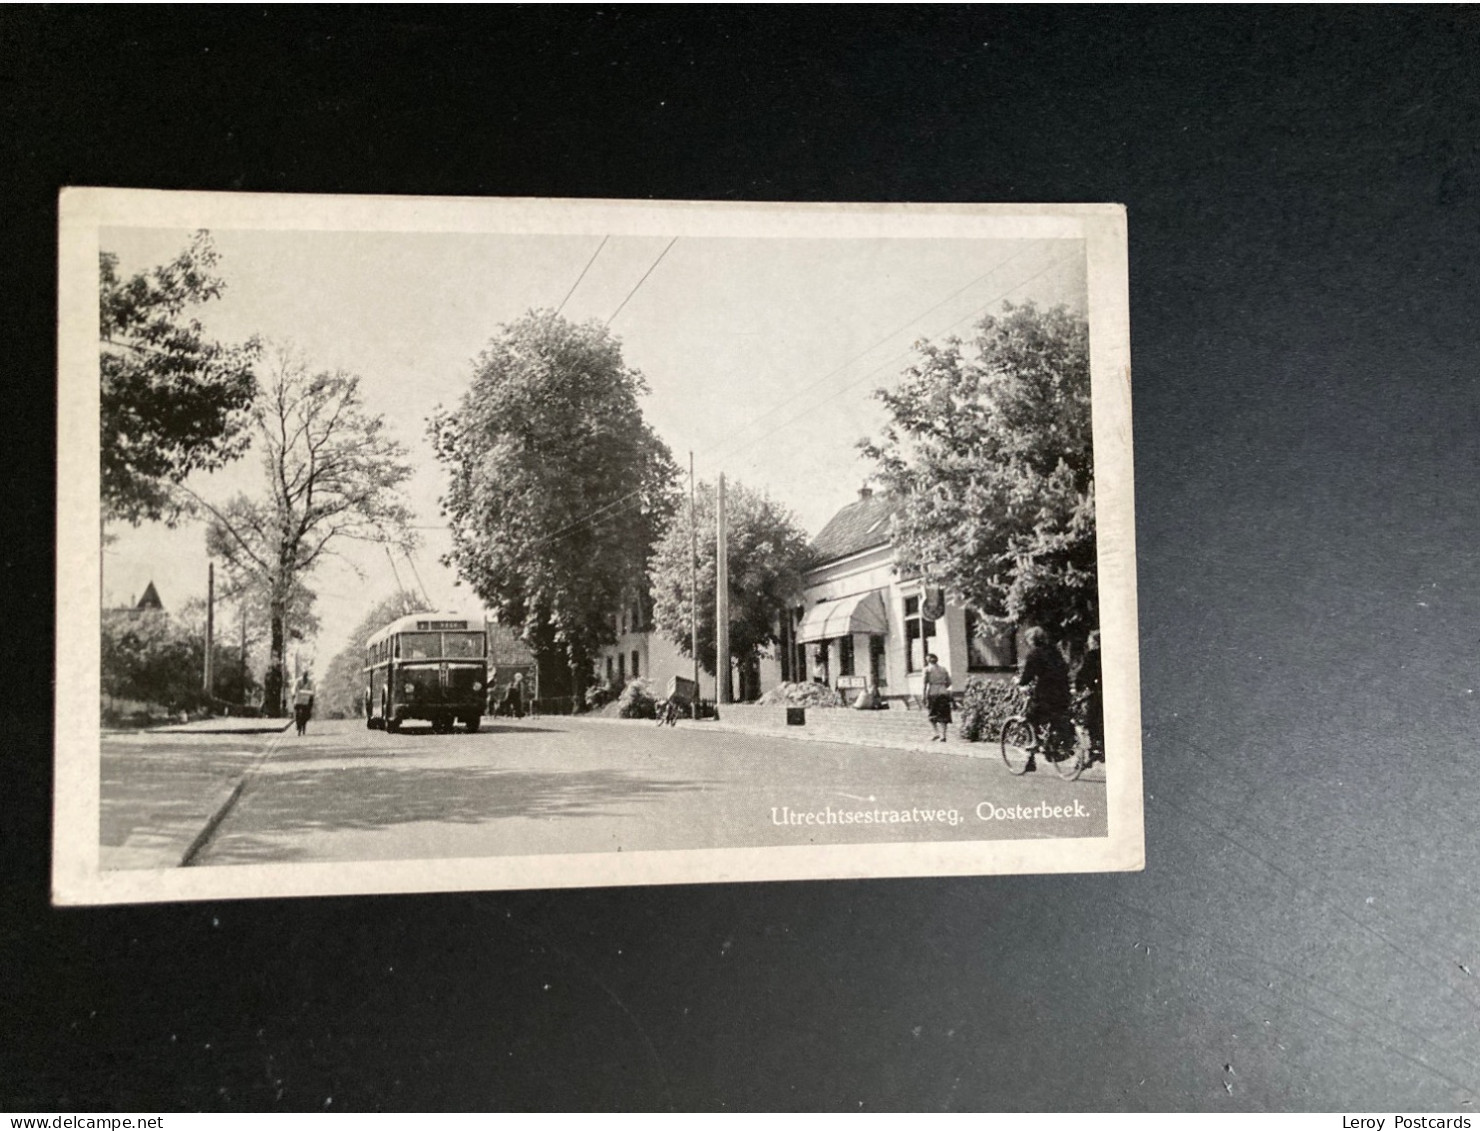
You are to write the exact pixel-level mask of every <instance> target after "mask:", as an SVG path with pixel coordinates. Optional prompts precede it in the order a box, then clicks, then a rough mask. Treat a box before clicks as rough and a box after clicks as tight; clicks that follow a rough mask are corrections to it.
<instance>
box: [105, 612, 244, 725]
mask: <svg viewBox="0 0 1480 1131" xmlns="http://www.w3.org/2000/svg"><path fill="white" fill-rule="evenodd" d="M204 608H205V606H204V603H203V602H199V603H198V607H188V606H187V608H186V609H184V610H182V615H181V616H180V617H171V616H170V615H169V614H168V613H165V612H161V611H158V610H153V609H148V610H142V609H110V610H108V611H107V612H105V613H104V614H103V619H102V652H101V656H100V661H101V663H100V674H101V677H102V691H103V694H104V695H105V696H107V697H108V699H109V700H110V701H116V700H120V699H121V700H131V701H134V702H136V703H145V704H152V705H154V706H156V707H160V708H163V709H164V710H166V711H168V712H170V713H174V712H175V711H179V710H182V709H187V710H193V709H195V708H197V707H200V706H203V705H205V704H207V703H209V702H211V701H212V700H213V699H214V701H215V702H218V703H219V702H226V703H245V702H247V701H248V700H249V699H251V698H253V697H254V693H255V690H256V684H255V681H254V680H253V679H252V678H251V674H250V672H248V673H246V680H245V684H244V683H243V668H242V662H241V650H240V648H238V647H235V646H232V645H226V644H221V643H218V644H217V645H216V647H215V678H214V680H213V688H212V691H213V695H211V696H208V695H207V694H206V692H205V688H204V686H203V677H204V674H205V663H204V660H205V631H204V626H205V614H204Z"/></svg>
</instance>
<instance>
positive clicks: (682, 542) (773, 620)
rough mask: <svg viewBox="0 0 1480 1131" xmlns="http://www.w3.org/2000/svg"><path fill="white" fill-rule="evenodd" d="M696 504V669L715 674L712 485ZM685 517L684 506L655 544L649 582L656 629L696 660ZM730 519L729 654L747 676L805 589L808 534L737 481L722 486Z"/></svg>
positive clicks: (702, 488) (697, 494) (697, 495)
mask: <svg viewBox="0 0 1480 1131" xmlns="http://www.w3.org/2000/svg"><path fill="white" fill-rule="evenodd" d="M695 502H696V505H695V508H694V510H695V524H696V527H697V530H698V538H697V543H698V595H699V601H698V609H697V613H698V615H697V617H696V618H695V619H696V620H697V622H698V625H697V627H698V636H699V664H700V666H701V667H703V669H704V670H705V671H706V672H708V673H710V674H711V675H713V674H714V669H715V647H716V643H715V614H716V612H717V610H716V608H715V593H714V584H715V537H714V529H715V489H714V487H713V486H712V485H711V484H708V483H701V484H699V486H698V488H697V490H696V491H695ZM686 512H687V508H685V513H683V514H682V515H681V516H680V519H679V521H676V522H674V523H673V524H672V525H670V526H669V528H668V531H667V533H666V534H665V535H664V537H663V539H662V541H660V542H659V543H658V546H657V549H656V550H655V551H654V554H653V563H652V567H651V569H650V570H649V579H650V586H651V590H652V596H653V624H654V626H655V627H656V628H657V629H658V631H659V632H661V633H662V634H663V635H664V636H666V637H667V638H668V639H669V640H671V641H673V643H674V644H676V645H677V646H678V648H679V650H680V651H681V652H682V653H683V654H684V655H685V656H692V655H693V650H692V645H691V643H690V623H689V622H690V610H691V609H692V608H693V594H694V576H693V569H692V566H691V557H690V538H689V519H688V515H687V513H686ZM725 518H726V528H727V543H728V552H729V567H730V574H729V589H730V655H731V656H732V657H734V659H735V660H736V662H737V664H738V665H739V667H740V670H741V672H742V673H745V672H751V671H753V670H754V668H755V665H756V663H757V662H758V660H759V658H760V653H761V651H762V650H763V649H765V648H767V647H769V646H770V645H772V644H775V643H779V639H778V637H777V635H776V632H777V627H778V625H779V624H780V623H781V618H783V617H784V616H785V615H786V613H787V610H788V609H790V608H791V606H792V605H794V604H795V603H796V599H797V594H799V593H800V592H801V591H802V572H803V571H804V570H805V569H806V568H807V565H808V560H809V550H808V543H807V536H806V535H805V534H804V533H803V532H802V530H801V529H800V527H798V526H797V524H796V520H795V519H794V518H793V517H792V515H791V514H790V512H788V511H787V510H786V509H785V508H784V507H781V506H780V505H778V504H777V503H774V502H772V501H771V500H770V499H768V498H767V497H766V496H764V495H762V494H759V493H757V492H755V491H752V490H750V489H749V488H746V487H744V486H742V485H741V484H739V483H735V484H729V483H727V484H726V485H725ZM742 678H744V677H743V676H742Z"/></svg>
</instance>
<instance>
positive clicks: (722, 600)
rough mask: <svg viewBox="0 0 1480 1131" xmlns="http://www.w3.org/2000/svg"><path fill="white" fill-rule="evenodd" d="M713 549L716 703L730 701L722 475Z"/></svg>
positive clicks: (727, 555)
mask: <svg viewBox="0 0 1480 1131" xmlns="http://www.w3.org/2000/svg"><path fill="white" fill-rule="evenodd" d="M715 527H716V540H715V549H714V593H715V608H714V682H715V685H716V686H715V700H716V701H717V702H720V703H728V702H729V701H730V545H729V531H728V530H727V529H726V521H725V475H724V472H720V476H719V497H718V498H717V499H716V500H715Z"/></svg>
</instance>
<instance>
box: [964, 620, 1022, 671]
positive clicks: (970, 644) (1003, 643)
mask: <svg viewBox="0 0 1480 1131" xmlns="http://www.w3.org/2000/svg"><path fill="white" fill-rule="evenodd" d="M966 667H967V670H968V671H973V672H990V671H1001V670H1003V669H1011V668H1015V667H1017V640H1016V638H1015V636H1014V634H1013V631H1012V626H1011V625H1006V624H1004V623H1003V622H1002V621H998V620H994V619H992V618H991V617H988V616H984V615H982V614H981V613H979V612H977V611H976V610H975V609H967V610H966Z"/></svg>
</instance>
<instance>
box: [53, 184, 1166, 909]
mask: <svg viewBox="0 0 1480 1131" xmlns="http://www.w3.org/2000/svg"><path fill="white" fill-rule="evenodd" d="M60 216H61V221H60V278H59V288H60V318H59V328H58V345H59V368H60V371H59V375H58V381H59V394H60V407H59V421H60V423H59V431H60V434H59V437H58V522H57V529H58V535H57V574H58V585H57V610H56V616H57V671H56V688H57V691H56V734H57V743H56V759H57V774H56V781H57V788H56V798H55V806H56V821H55V829H56V834H55V835H56V840H55V845H54V884H53V890H54V898H55V899H56V901H57V902H58V903H64V904H86V903H117V902H143V901H157V900H189V899H208V898H209V899H216V898H223V897H257V896H278V895H317V894H339V893H360V892H404V891H447V890H469V889H499V888H530V887H576V886H592V885H631V884H668V883H707V882H724V881H751V880H790V879H819V878H835V877H847V878H857V877H875V876H877V877H885V876H944V875H991V874H1004V873H1028V872H1033V873H1051V872H1087V871H1112V870H1134V869H1139V868H1140V867H1142V863H1143V855H1144V835H1143V819H1142V776H1141V749H1140V721H1139V679H1138V666H1137V665H1138V653H1137V638H1136V587H1135V578H1136V571H1135V544H1134V534H1135V526H1134V508H1133V501H1132V445H1131V402H1130V347H1129V341H1130V338H1129V326H1128V315H1127V266H1126V227H1125V223H1126V221H1125V213H1124V210H1123V209H1122V208H1121V207H1119V206H1117V205H1109V204H1086V205H1041V206H1039V205H983V204H971V205H875V204H869V205H857V204H806V205H793V204H758V203H757V204H751V203H738V204H736V203H726V204H719V203H697V202H661V203H660V202H651V201H577V200H518V199H487V200H476V199H423V198H389V197H313V196H287V195H282V196H277V195H248V194H228V193H165V192H146V191H131V190H115V189H90V188H77V189H68V190H66V191H65V192H63V194H62V197H61V208H60Z"/></svg>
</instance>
